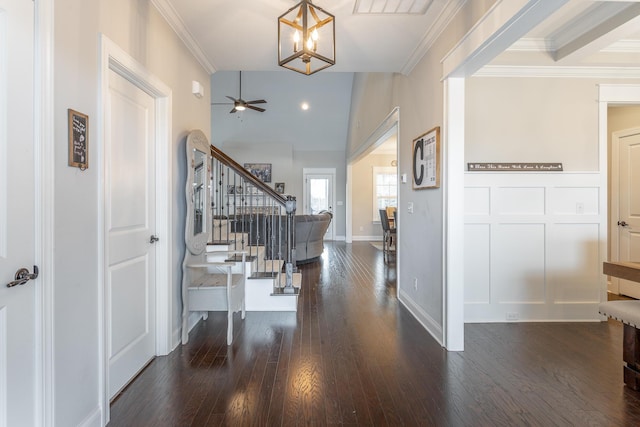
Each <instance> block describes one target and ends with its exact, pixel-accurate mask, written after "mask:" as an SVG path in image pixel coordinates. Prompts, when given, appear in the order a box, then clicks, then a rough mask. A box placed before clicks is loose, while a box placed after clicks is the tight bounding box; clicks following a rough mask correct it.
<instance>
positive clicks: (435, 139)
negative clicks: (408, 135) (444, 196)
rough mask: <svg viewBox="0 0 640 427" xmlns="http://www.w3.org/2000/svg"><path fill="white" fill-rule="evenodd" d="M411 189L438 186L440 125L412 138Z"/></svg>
mask: <svg viewBox="0 0 640 427" xmlns="http://www.w3.org/2000/svg"><path fill="white" fill-rule="evenodd" d="M411 152H412V153H413V154H412V155H413V174H412V175H413V189H414V190H421V189H423V188H438V187H440V126H438V127H435V128H433V129H431V130H430V131H428V132H426V133H424V134H422V135H420V136H419V137H417V138H416V139H414V140H413V148H412V150H411Z"/></svg>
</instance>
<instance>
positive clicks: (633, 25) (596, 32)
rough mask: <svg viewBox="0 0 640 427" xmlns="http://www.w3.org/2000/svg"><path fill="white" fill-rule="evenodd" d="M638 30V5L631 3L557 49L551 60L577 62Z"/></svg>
mask: <svg viewBox="0 0 640 427" xmlns="http://www.w3.org/2000/svg"><path fill="white" fill-rule="evenodd" d="M585 19H588V17H585ZM596 19H597V18H596ZM638 28H640V3H633V4H631V5H629V6H628V7H626V8H624V9H623V10H620V11H619V12H618V13H616V14H614V15H613V16H610V17H609V18H607V19H604V20H602V22H600V23H599V24H595V25H593V26H591V27H590V29H589V30H588V31H585V32H584V33H582V34H581V35H579V36H578V37H576V38H574V39H573V40H571V41H569V42H567V43H565V44H563V45H562V46H560V47H558V48H557V49H556V51H555V52H554V54H553V58H554V60H555V61H556V62H559V61H562V60H564V61H565V62H566V61H568V60H572V61H575V60H579V59H581V58H584V57H586V56H589V55H592V54H595V53H597V52H599V51H600V50H602V49H604V48H605V47H607V46H609V45H611V44H613V43H615V42H616V41H618V40H620V39H623V38H625V37H627V36H629V35H631V34H634V33H637V32H638Z"/></svg>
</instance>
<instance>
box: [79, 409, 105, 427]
mask: <svg viewBox="0 0 640 427" xmlns="http://www.w3.org/2000/svg"><path fill="white" fill-rule="evenodd" d="M101 420H102V411H101V410H100V406H97V407H96V408H95V409H94V410H93V411H91V413H90V414H89V415H87V417H86V418H85V419H84V420H82V421H81V422H80V424H78V427H102V423H101Z"/></svg>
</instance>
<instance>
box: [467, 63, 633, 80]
mask: <svg viewBox="0 0 640 427" xmlns="http://www.w3.org/2000/svg"><path fill="white" fill-rule="evenodd" d="M473 76H474V77H547V78H602V79H637V78H640V67H560V66H552V67H549V66H521V65H486V66H484V67H482V68H481V69H480V70H479V71H477V72H476V73H475V74H474V75H473Z"/></svg>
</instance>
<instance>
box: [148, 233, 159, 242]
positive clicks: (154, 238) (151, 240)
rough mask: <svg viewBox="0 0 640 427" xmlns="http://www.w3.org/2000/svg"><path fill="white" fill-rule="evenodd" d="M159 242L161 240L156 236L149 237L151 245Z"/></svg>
mask: <svg viewBox="0 0 640 427" xmlns="http://www.w3.org/2000/svg"><path fill="white" fill-rule="evenodd" d="M158 240H160V238H159V237H158V236H156V235H155V234H152V235H151V237H149V243H155V242H157V241H158Z"/></svg>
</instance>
